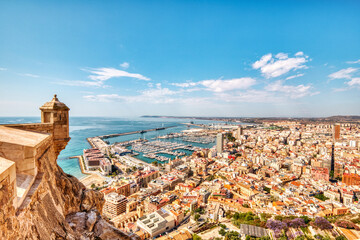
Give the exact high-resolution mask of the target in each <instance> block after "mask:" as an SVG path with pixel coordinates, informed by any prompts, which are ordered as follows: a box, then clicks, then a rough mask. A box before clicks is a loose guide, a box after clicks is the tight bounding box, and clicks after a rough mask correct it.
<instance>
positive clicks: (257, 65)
mask: <svg viewBox="0 0 360 240" xmlns="http://www.w3.org/2000/svg"><path fill="white" fill-rule="evenodd" d="M271 59H272V54H271V53H269V54H266V55H264V56H262V57H261V58H260V60H258V61H256V62H254V64H253V65H252V67H253V68H255V69H258V68H262V67H263V66H265V65H266V64H267V63H268V62H269V61H270V60H271Z"/></svg>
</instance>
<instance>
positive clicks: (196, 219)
mask: <svg viewBox="0 0 360 240" xmlns="http://www.w3.org/2000/svg"><path fill="white" fill-rule="evenodd" d="M199 218H200V214H198V213H197V214H195V216H194V219H195V221H198V220H199Z"/></svg>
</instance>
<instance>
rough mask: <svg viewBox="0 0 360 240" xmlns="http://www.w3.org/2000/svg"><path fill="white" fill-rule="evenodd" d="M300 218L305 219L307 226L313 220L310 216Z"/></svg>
mask: <svg viewBox="0 0 360 240" xmlns="http://www.w3.org/2000/svg"><path fill="white" fill-rule="evenodd" d="M300 218H302V219H304V222H305V224H308V223H309V222H310V221H311V218H309V217H308V216H301V217H300Z"/></svg>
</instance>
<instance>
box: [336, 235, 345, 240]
mask: <svg viewBox="0 0 360 240" xmlns="http://www.w3.org/2000/svg"><path fill="white" fill-rule="evenodd" d="M335 240H346V237H344V236H343V235H340V236H337V237H336V238H335Z"/></svg>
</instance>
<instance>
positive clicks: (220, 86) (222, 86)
mask: <svg viewBox="0 0 360 240" xmlns="http://www.w3.org/2000/svg"><path fill="white" fill-rule="evenodd" d="M255 83H256V80H255V79H253V78H248V77H245V78H234V79H228V80H220V79H218V80H204V81H201V82H199V84H201V85H203V86H204V87H206V89H207V90H208V91H212V92H224V91H229V90H238V89H247V88H249V87H251V86H252V85H254V84H255Z"/></svg>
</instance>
